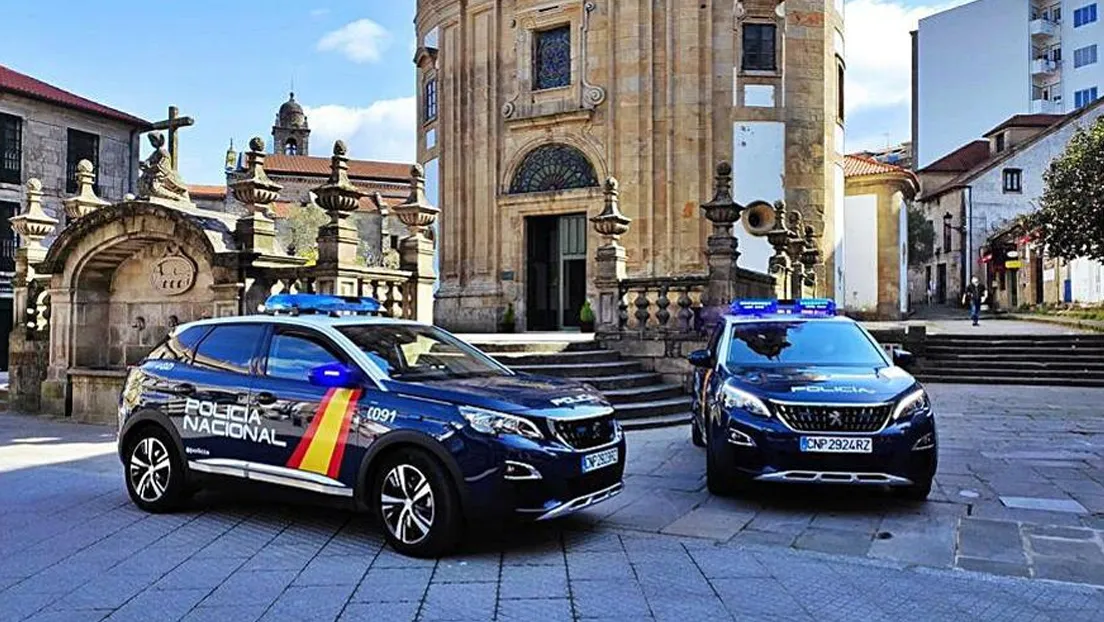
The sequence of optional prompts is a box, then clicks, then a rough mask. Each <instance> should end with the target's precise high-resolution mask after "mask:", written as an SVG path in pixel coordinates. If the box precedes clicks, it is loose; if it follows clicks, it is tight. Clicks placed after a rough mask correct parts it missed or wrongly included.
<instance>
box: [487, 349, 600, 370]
mask: <svg viewBox="0 0 1104 622" xmlns="http://www.w3.org/2000/svg"><path fill="white" fill-rule="evenodd" d="M491 356H493V357H494V358H495V360H497V361H498V362H499V363H502V364H503V365H506V366H507V367H515V366H518V365H557V364H576V363H584V364H590V363H613V362H616V361H619V360H621V355H620V354H618V353H617V352H614V351H613V350H569V351H566V352H496V353H494V354H491Z"/></svg>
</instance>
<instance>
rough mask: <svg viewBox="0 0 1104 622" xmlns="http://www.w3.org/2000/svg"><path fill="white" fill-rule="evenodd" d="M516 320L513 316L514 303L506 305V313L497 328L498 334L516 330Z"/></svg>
mask: <svg viewBox="0 0 1104 622" xmlns="http://www.w3.org/2000/svg"><path fill="white" fill-rule="evenodd" d="M516 322H517V318H516V317H515V316H514V303H512V302H511V303H507V304H506V312H505V313H503V314H502V322H501V323H500V324H499V326H498V332H500V333H512V332H515V331H516V330H517V328H516V326H515V324H516Z"/></svg>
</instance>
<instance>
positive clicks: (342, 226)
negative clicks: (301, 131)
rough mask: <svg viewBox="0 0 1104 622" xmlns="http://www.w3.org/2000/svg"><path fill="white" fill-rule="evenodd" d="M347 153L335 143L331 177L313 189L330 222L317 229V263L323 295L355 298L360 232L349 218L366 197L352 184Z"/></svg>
mask: <svg viewBox="0 0 1104 622" xmlns="http://www.w3.org/2000/svg"><path fill="white" fill-rule="evenodd" d="M347 154H348V149H347V148H346V147H345V143H344V142H343V141H340V140H339V141H337V142H335V143H334V147H333V156H331V157H330V177H329V179H328V180H327V181H326V183H325V184H322V185H321V186H318V187H317V188H315V189H314V195H315V197H316V198H315V202H316V203H318V206H319V207H321V208H322V209H323V210H325V212H326V215H327V216H329V217H330V222H328V223H326V224H324V225H322V226H321V227H319V228H318V263H317V267H316V272H317V274H316V276H315V278H316V279H317V281H318V288H319V290H320V293H323V294H337V295H339V296H352V295H355V294H356V288H357V279H358V276H357V274H356V270H357V269H358V268H359V265H358V260H357V251H358V249H359V246H360V232H359V231H357V228H356V227H355V226H354V225H353V224H352V223H350V222H349V215H350V214H352V213H353V212H355V211H356V210H357V208H358V207H359V206H360V199H361V198H363V197H365V196H367V194H366V193H365V192H362V191H361V190H360V189H359V188H357V187H356V186H354V185H353V183H352V182H351V181H349V158H348V155H347Z"/></svg>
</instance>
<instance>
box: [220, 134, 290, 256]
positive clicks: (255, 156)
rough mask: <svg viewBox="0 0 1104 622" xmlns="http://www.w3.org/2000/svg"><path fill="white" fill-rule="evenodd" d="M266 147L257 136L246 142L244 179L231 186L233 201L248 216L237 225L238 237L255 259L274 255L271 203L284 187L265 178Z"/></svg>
mask: <svg viewBox="0 0 1104 622" xmlns="http://www.w3.org/2000/svg"><path fill="white" fill-rule="evenodd" d="M264 148H265V144H264V141H263V140H261V138H260V137H259V136H254V137H253V138H252V139H251V140H250V141H249V151H248V152H246V155H245V157H246V166H245V168H246V177H245V179H241V180H239V181H236V182H234V183H232V184H230V190H231V191H232V192H233V193H234V198H235V199H237V200H238V201H239V202H241V203H243V204H245V207H246V208H247V209H248V210H249V215H247V216H242V217H241V218H239V219H238V222H237V236H238V240H239V241H240V242H241V244H242V250H244V251H245V252H247V253H255V254H257V255H273V254H275V248H276V245H275V242H276V223H274V222H273V221H272V203H273V202H275V201H276V199H278V198H279V197H280V190H281V189H283V186H281V185H280V184H277V183H275V182H273V181H272V180H270V179H269V178H268V175H266V174H265V170H264V161H265V151H264Z"/></svg>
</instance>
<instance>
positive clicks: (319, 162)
mask: <svg viewBox="0 0 1104 622" xmlns="http://www.w3.org/2000/svg"><path fill="white" fill-rule="evenodd" d="M264 167H265V171H266V172H268V173H269V174H272V173H276V174H284V175H303V176H308V177H329V175H330V158H318V157H314V156H301V155H285V154H282V153H273V154H270V155H268V156H267V157H266V158H265V163H264ZM410 167H411V165H410V164H404V163H402V162H371V161H368V160H349V177H351V178H353V179H386V180H394V181H402V182H409V181H410Z"/></svg>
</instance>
